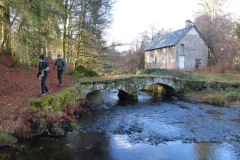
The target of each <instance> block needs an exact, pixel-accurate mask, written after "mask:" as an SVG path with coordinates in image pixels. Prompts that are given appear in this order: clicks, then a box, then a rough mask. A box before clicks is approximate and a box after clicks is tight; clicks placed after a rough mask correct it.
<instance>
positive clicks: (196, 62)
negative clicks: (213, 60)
mask: <svg viewBox="0 0 240 160" xmlns="http://www.w3.org/2000/svg"><path fill="white" fill-rule="evenodd" d="M200 64H201V59H195V67H196V68H198V67H199V66H200Z"/></svg>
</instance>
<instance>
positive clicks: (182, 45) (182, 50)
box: [180, 44, 184, 52]
mask: <svg viewBox="0 0 240 160" xmlns="http://www.w3.org/2000/svg"><path fill="white" fill-rule="evenodd" d="M180 52H184V44H181V45H180Z"/></svg>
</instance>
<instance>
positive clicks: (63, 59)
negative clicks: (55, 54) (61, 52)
mask: <svg viewBox="0 0 240 160" xmlns="http://www.w3.org/2000/svg"><path fill="white" fill-rule="evenodd" d="M62 62H63V64H64V70H65V69H66V68H67V62H66V60H65V58H62Z"/></svg>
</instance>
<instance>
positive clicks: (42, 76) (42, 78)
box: [37, 55, 51, 96]
mask: <svg viewBox="0 0 240 160" xmlns="http://www.w3.org/2000/svg"><path fill="white" fill-rule="evenodd" d="M48 70H49V67H48V64H47V61H46V60H45V59H44V55H41V56H40V57H39V70H38V74H37V77H38V78H39V83H41V90H42V96H45V95H46V94H48V93H51V91H50V90H49V88H48V87H47V85H46V80H47V76H48Z"/></svg>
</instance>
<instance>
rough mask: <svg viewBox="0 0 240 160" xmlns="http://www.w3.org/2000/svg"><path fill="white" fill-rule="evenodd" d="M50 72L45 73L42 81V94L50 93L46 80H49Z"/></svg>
mask: <svg viewBox="0 0 240 160" xmlns="http://www.w3.org/2000/svg"><path fill="white" fill-rule="evenodd" d="M47 76H48V72H46V71H44V75H43V77H42V81H41V89H42V94H44V93H46V92H48V91H49V89H48V87H47V85H46V80H47Z"/></svg>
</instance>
